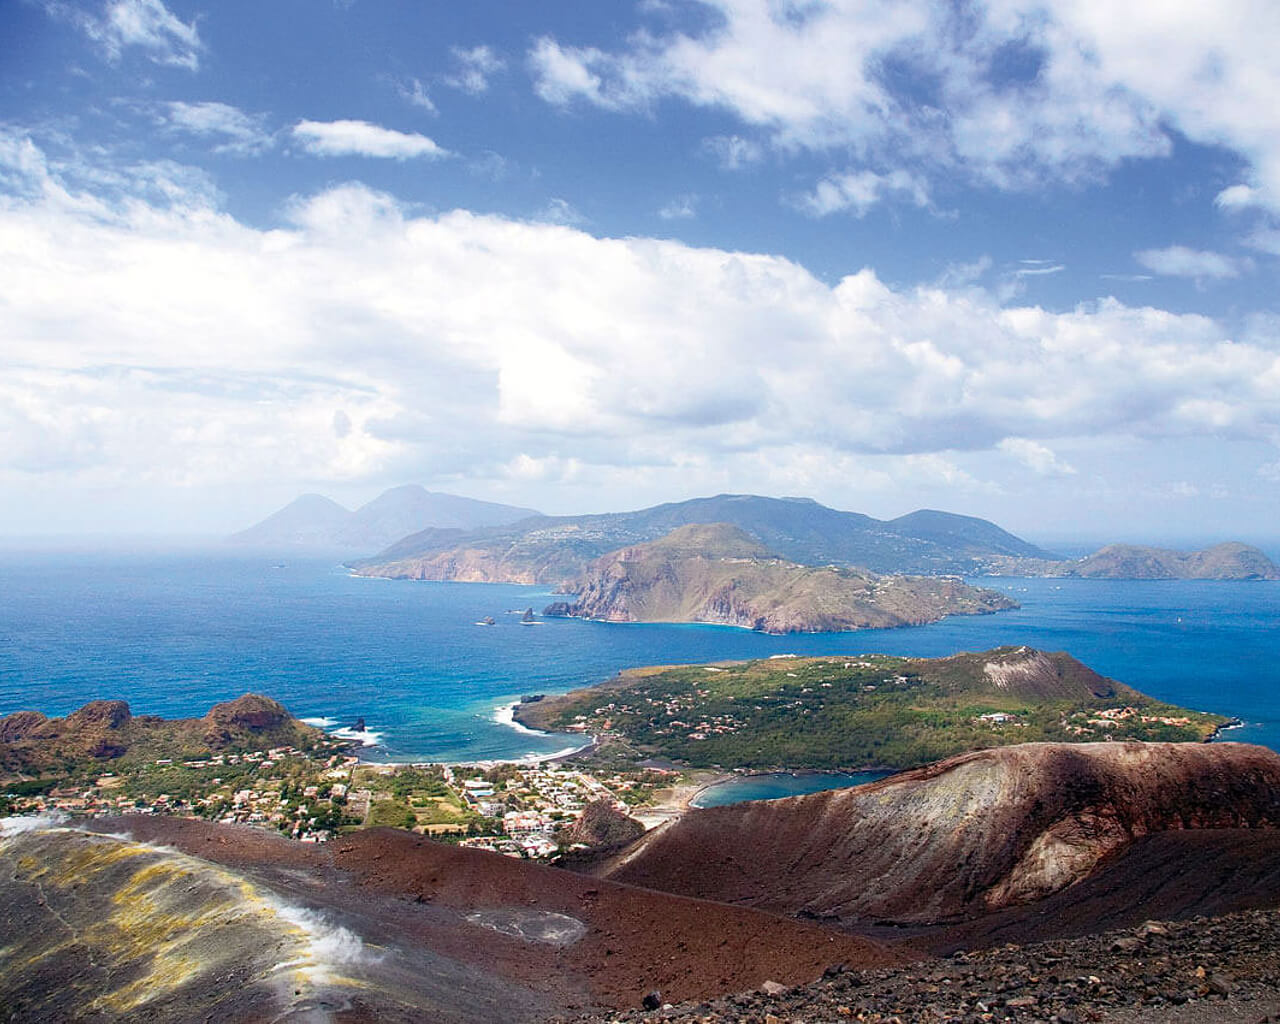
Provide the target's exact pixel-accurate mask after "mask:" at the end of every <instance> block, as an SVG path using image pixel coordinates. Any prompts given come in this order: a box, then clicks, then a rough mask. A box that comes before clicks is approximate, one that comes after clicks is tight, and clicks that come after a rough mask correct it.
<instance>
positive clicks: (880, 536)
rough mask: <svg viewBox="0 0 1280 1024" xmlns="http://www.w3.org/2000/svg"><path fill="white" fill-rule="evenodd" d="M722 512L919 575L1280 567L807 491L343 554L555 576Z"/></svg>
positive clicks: (1144, 574) (570, 575)
mask: <svg viewBox="0 0 1280 1024" xmlns="http://www.w3.org/2000/svg"><path fill="white" fill-rule="evenodd" d="M713 523H722V524H728V525H729V526H733V527H736V528H737V529H739V530H741V531H743V532H744V533H746V534H748V535H749V536H750V538H752V539H753V540H755V541H757V542H759V544H761V545H762V546H763V548H764V549H765V550H766V551H768V552H770V553H772V554H773V555H776V556H777V557H778V558H780V559H785V560H787V561H789V562H793V563H795V564H797V565H802V566H840V567H844V568H855V569H861V570H867V571H869V572H871V573H881V574H886V573H906V574H913V575H922V576H938V575H963V576H1080V577H1090V578H1111V579H1233V580H1245V579H1267V580H1269V579H1280V568H1277V567H1276V565H1275V564H1274V563H1272V561H1271V560H1270V559H1269V558H1268V557H1267V556H1266V555H1265V554H1263V553H1262V552H1261V551H1259V550H1258V549H1257V548H1254V547H1250V546H1248V545H1246V544H1239V543H1228V544H1219V545H1216V546H1214V547H1212V548H1208V549H1206V550H1204V551H1199V552H1190V553H1185V552H1176V551H1167V550H1164V549H1160V548H1146V547H1136V546H1132V545H1111V546H1108V547H1105V548H1102V549H1101V550H1100V551H1098V552H1096V553H1094V554H1092V555H1090V556H1088V557H1087V558H1082V559H1066V558H1062V557H1061V556H1059V555H1056V554H1054V553H1052V552H1049V551H1045V550H1044V549H1043V548H1039V547H1037V546H1036V545H1034V544H1031V543H1029V542H1027V541H1025V540H1023V539H1021V538H1020V537H1016V536H1014V535H1013V534H1011V533H1009V532H1008V531H1006V530H1003V529H1001V528H1000V527H999V526H997V525H995V524H994V523H991V522H988V521H987V520H985V519H979V518H977V517H974V516H965V515H956V514H954V513H951V512H940V511H936V510H928V509H925V510H920V511H917V512H911V513H909V514H908V515H904V516H899V517H898V518H897V519H890V520H881V519H874V518H872V517H871V516H867V515H863V514H861V513H857V512H842V511H839V510H837V509H832V508H827V507H826V506H825V505H820V504H818V502H816V501H814V500H812V499H811V498H767V497H760V496H758V495H752V494H720V495H716V496H715V497H709V498H694V499H691V500H689V501H681V502H674V503H671V504H665V505H656V506H654V507H652V508H646V509H640V510H637V511H634V512H613V513H604V514H599V515H581V516H542V515H533V516H529V517H527V518H521V519H517V520H515V521H508V522H506V523H499V524H496V525H487V526H481V527H475V528H461V527H453V528H450V527H447V526H439V525H436V526H433V527H431V528H428V529H424V530H421V531H419V532H417V533H413V534H410V535H408V536H404V537H402V538H401V539H399V540H397V541H395V543H392V544H390V545H389V546H387V547H386V548H385V549H384V550H383V551H381V552H380V553H379V554H377V555H374V556H372V557H368V558H363V559H360V560H357V561H354V562H352V563H350V565H351V568H352V569H353V570H354V571H355V572H356V573H357V574H359V575H365V576H384V577H389V578H393V579H415V580H456V581H459V582H473V583H528V584H544V585H545V584H549V585H552V586H561V585H564V584H566V583H570V582H571V581H574V580H578V579H581V578H583V577H584V576H585V574H586V573H587V572H588V568H589V566H590V565H591V563H592V562H593V561H595V560H596V559H598V558H600V557H602V556H604V555H608V554H610V553H612V552H617V551H621V550H623V549H627V548H633V547H635V546H636V545H640V544H645V543H649V542H652V541H656V540H659V539H661V538H662V537H665V536H666V535H667V534H669V533H670V532H671V531H672V530H675V529H677V528H679V527H682V526H690V525H695V524H702V525H708V524H713Z"/></svg>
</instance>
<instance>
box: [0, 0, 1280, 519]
mask: <svg viewBox="0 0 1280 1024" xmlns="http://www.w3.org/2000/svg"><path fill="white" fill-rule="evenodd" d="M498 15H499V11H498V8H497V7H495V6H494V5H492V4H489V3H487V0H485V2H478V3H477V5H476V6H475V7H474V9H473V8H470V7H469V8H467V9H466V10H465V11H463V10H458V11H452V12H450V13H449V14H448V15H447V16H446V15H444V14H442V13H440V12H434V13H433V12H431V11H426V10H422V11H414V12H408V13H406V14H405V18H404V20H403V21H396V20H394V19H387V18H385V17H382V16H381V15H380V14H379V13H378V12H376V11H374V10H372V9H363V8H362V7H361V5H333V8H332V9H330V8H329V7H327V6H326V7H325V8H324V10H322V11H320V10H318V11H317V12H316V14H315V16H314V18H312V19H310V20H309V21H308V23H307V24H306V25H297V24H295V23H293V22H292V21H291V20H290V19H288V18H287V17H285V16H284V15H282V14H280V13H279V12H271V11H265V12H264V11H261V10H260V9H258V8H256V7H253V5H250V4H248V2H247V0H227V3H226V4H224V5H221V6H216V7H215V6H208V5H204V4H202V3H200V2H199V0H184V2H181V3H179V2H178V0H170V2H168V3H166V2H165V0H106V2H102V3H97V2H95V3H93V4H91V5H86V6H83V7H81V6H75V5H69V4H66V3H63V2H61V0H42V2H40V3H33V4H27V5H22V6H21V10H18V9H16V8H15V9H13V10H10V11H9V12H8V13H7V14H6V15H4V16H3V17H5V18H8V19H9V21H10V27H11V28H12V29H13V31H14V32H15V33H16V34H17V35H19V36H24V35H25V36H30V37H31V38H35V39H39V40H40V41H41V45H40V46H33V47H29V48H27V49H25V50H24V51H23V52H22V53H21V54H17V55H15V63H14V64H13V65H12V67H11V69H10V70H9V71H7V72H5V71H0V252H3V253H4V255H5V257H6V266H7V267H9V268H11V270H10V272H9V273H8V274H7V275H6V279H5V280H4V281H3V282H0V346H2V348H0V352H2V354H3V359H4V366H5V370H6V372H5V374H4V375H3V377H0V442H3V443H2V444H0V493H4V494H6V495H9V496H11V498H12V500H9V501H7V502H6V506H7V507H8V508H9V514H8V516H7V517H0V533H4V532H14V531H17V532H22V531H37V532H38V531H40V530H44V529H62V528H69V529H76V528H77V527H76V524H77V523H79V522H90V521H92V520H94V518H95V517H94V515H93V513H92V512H91V511H89V509H90V508H97V509H111V510H112V512H111V516H112V517H113V518H112V525H113V526H118V525H119V524H120V523H124V522H128V521H130V519H131V516H133V515H134V513H131V512H130V511H129V510H130V508H131V507H136V508H137V509H138V510H139V511H138V512H137V513H136V515H137V516H139V517H141V519H142V520H144V521H147V522H150V523H153V524H155V523H159V522H160V521H161V520H162V519H163V518H164V517H172V516H173V514H174V511H173V510H182V509H187V510H189V512H187V513H181V514H180V515H179V518H182V516H186V515H189V517H190V519H189V520H187V519H184V520H183V524H182V525H183V526H186V525H190V526H191V527H192V528H202V529H208V528H212V529H221V528H223V526H224V525H225V527H226V528H228V529H229V528H231V527H233V526H235V525H240V520H243V521H248V520H251V519H253V518H256V517H257V516H258V514H259V513H260V512H262V513H265V512H266V511H269V510H270V506H272V505H275V504H278V503H280V501H282V500H286V499H287V498H288V497H291V496H293V495H294V494H296V493H299V492H301V491H304V490H337V491H338V492H339V493H340V494H345V495H347V496H354V495H355V494H356V493H357V492H359V493H361V494H363V495H365V496H369V495H370V494H371V492H374V491H376V490H377V489H380V488H381V487H384V486H387V485H391V484H396V483H402V482H406V481H409V480H415V481H420V482H423V483H426V484H428V485H430V486H432V487H433V488H434V489H441V490H454V491H458V492H461V493H468V494H473V495H474V496H476V497H486V498H492V499H495V500H505V501H512V502H515V503H519V504H524V505H533V506H538V507H540V508H543V509H545V510H547V511H553V512H560V511H580V510H593V509H606V508H622V507H629V506H630V507H634V506H638V505H642V504H648V503H655V502H658V501H662V500H668V499H675V498H682V497H688V496H690V495H692V494H695V493H706V492H709V491H759V492H763V493H773V494H801V495H810V496H814V497H816V498H818V499H820V500H823V501H826V502H827V503H829V504H834V505H838V506H840V507H845V508H854V509H858V510H861V511H868V512H871V513H873V514H882V515H890V514H898V513H901V512H905V511H908V510H910V509H912V508H915V507H920V506H925V505H932V506H935V507H944V508H950V509H953V510H956V511H967V512H973V513H975V514H981V515H987V516H989V517H991V518H995V519H997V520H998V521H1000V522H1001V523H1002V524H1004V525H1009V526H1012V527H1015V528H1020V529H1022V530H1023V531H1024V532H1025V531H1027V530H1028V529H1030V530H1032V532H1034V530H1035V529H1037V528H1042V529H1046V530H1050V531H1056V532H1057V534H1058V535H1061V534H1062V533H1063V532H1065V531H1067V530H1068V529H1069V528H1070V525H1071V524H1072V523H1073V522H1075V523H1078V522H1081V521H1093V522H1097V523H1114V524H1116V525H1117V526H1118V527H1123V528H1125V529H1130V530H1131V531H1133V530H1140V529H1144V528H1150V527H1152V526H1158V527H1160V528H1166V527H1167V528H1168V529H1169V530H1173V531H1179V530H1180V531H1183V532H1186V533H1192V532H1195V531H1197V530H1199V531H1201V532H1205V533H1212V534H1224V533H1227V532H1232V531H1236V532H1239V531H1246V532H1250V531H1251V532H1253V533H1254V534H1255V535H1256V534H1257V533H1258V532H1259V531H1261V530H1265V529H1271V528H1272V527H1271V526H1270V525H1269V524H1270V523H1271V522H1272V518H1273V517H1272V516H1271V513H1270V508H1271V507H1273V505H1274V501H1275V499H1276V498H1277V497H1280V474H1277V473H1276V472H1275V466H1276V465H1277V464H1278V463H1280V452H1277V449H1278V448H1280V308H1277V305H1276V300H1275V294H1276V293H1275V289H1274V287H1273V282H1274V276H1275V274H1276V272H1277V269H1280V259H1277V257H1280V242H1278V241H1277V239H1280V120H1278V119H1280V113H1277V108H1276V107H1275V105H1274V104H1272V103H1271V102H1270V97H1271V95H1272V94H1273V93H1274V92H1276V91H1277V90H1278V89H1280V65H1277V64H1276V62H1275V61H1274V59H1273V57H1272V50H1273V45H1272V44H1273V43H1274V41H1275V40H1276V39H1280V9H1276V8H1275V7H1274V5H1268V4H1263V3H1260V2H1255V0H1229V2H1227V3H1225V4H1224V5H1220V6H1219V7H1217V8H1212V9H1210V8H1206V7H1203V6H1196V5H1177V4H1175V5H1168V4H1156V3H1155V2H1154V0H1137V2H1135V3H1133V4H1130V5H1127V6H1126V7H1125V8H1124V9H1123V10H1119V9H1116V8H1114V6H1112V5H1103V4H1102V3H1101V2H1100V0H1088V2H1084V3H1076V4H1066V3H1049V2H1043V0H985V2H982V3H978V4H973V5H960V4H954V3H934V2H932V0H902V2H898V0H895V2H892V3H891V2H888V0H814V2H798V0H796V2H793V0H783V2H778V0H669V2H664V3H659V4H653V3H637V4H635V5H634V6H633V7H630V8H625V9H623V10H621V11H620V12H618V13H617V15H616V17H610V18H602V17H596V16H592V17H581V16H580V12H576V11H575V10H574V9H573V8H572V7H571V5H562V4H559V3H552V4H549V5H546V7H545V8H541V9H538V10H534V9H529V10H522V11H520V12H519V14H518V16H517V15H511V16H509V17H499V16H498ZM250 17H253V18H255V19H257V20H256V21H255V25H256V29H255V35H254V37H253V39H252V40H248V41H246V40H245V39H244V33H243V28H244V24H245V19H247V18H250ZM1153 53H1158V54H1159V60H1153V59H1152V56H1151V55H1152V54H1153ZM319 54H332V55H333V56H331V57H326V58H325V59H324V60H319V59H318V58H317V55H319ZM46 78H47V79H49V83H50V84H48V85H47V86H46V85H40V84H37V83H42V82H43V81H44V80H45V79H46ZM262 503H266V507H264V506H263V504H262ZM149 506H150V507H154V508H156V509H163V510H164V511H162V512H154V513H148V512H147V511H146V509H147V507H149ZM233 507H236V508H244V509H245V512H244V513H243V514H239V513H237V516H238V519H237V521H227V520H226V519H225V518H222V519H219V516H222V517H225V515H226V514H227V509H229V508H233ZM148 516H150V518H148ZM1098 528H1099V529H1102V527H1101V526H1099V527H1098Z"/></svg>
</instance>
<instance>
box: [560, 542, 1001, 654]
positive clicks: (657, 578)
mask: <svg viewBox="0 0 1280 1024" xmlns="http://www.w3.org/2000/svg"><path fill="white" fill-rule="evenodd" d="M565 589H566V590H569V591H572V592H574V593H576V594H577V595H579V596H578V597H577V599H576V600H574V601H573V602H558V603H556V604H553V605H550V606H549V607H548V608H547V609H546V610H545V611H544V614H547V615H569V616H574V617H577V618H587V619H600V620H603V621H607V622H706V623H717V624H721V625H730V626H742V627H745V628H747V629H755V630H760V631H761V632H765V633H801V632H803V633H819V632H821V633H827V632H841V631H844V630H854V629H883V628H888V627H894V626H909V625H920V624H923V623H926V622H936V621H937V620H938V619H941V618H943V617H945V616H947V615H970V614H981V613H985V612H994V611H1001V610H1003V609H1006V608H1014V607H1017V604H1016V602H1014V601H1012V600H1010V599H1009V598H1007V597H1005V596H1004V595H1003V594H999V593H996V592H995V591H991V590H980V589H978V588H977V587H970V586H967V585H966V584H964V583H962V582H961V581H959V580H955V579H940V578H936V577H926V576H881V575H879V574H877V573H873V572H869V571H867V570H865V569H846V568H838V567H835V566H806V565H799V564H797V563H795V562H791V561H788V560H786V559H783V558H780V557H779V556H777V555H775V554H773V553H771V552H770V551H768V550H767V549H766V548H765V547H764V546H763V545H762V544H760V543H759V542H758V541H757V540H755V539H754V538H753V537H752V536H751V535H750V534H748V533H747V532H746V531H744V530H741V529H739V528H738V527H736V526H731V525H729V524H728V523H714V524H711V525H706V526H703V525H696V524H695V525H690V526H681V527H678V528H677V529H675V530H673V531H672V532H671V533H669V534H667V535H666V536H665V537H663V538H661V539H660V540H656V541H650V542H648V543H646V544H638V545H636V546H634V547H629V548H623V549H621V550H619V551H615V552H612V553H611V554H608V555H605V556H603V557H601V558H599V559H596V560H595V561H594V562H592V563H591V565H590V566H589V567H588V569H587V572H586V573H585V575H584V576H583V577H582V578H580V579H578V580H575V581H573V582H571V583H568V584H566V585H565Z"/></svg>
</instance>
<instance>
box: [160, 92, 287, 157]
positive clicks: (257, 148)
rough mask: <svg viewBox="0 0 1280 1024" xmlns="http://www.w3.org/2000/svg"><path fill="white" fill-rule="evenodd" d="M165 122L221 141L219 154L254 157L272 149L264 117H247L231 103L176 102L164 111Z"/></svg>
mask: <svg viewBox="0 0 1280 1024" xmlns="http://www.w3.org/2000/svg"><path fill="white" fill-rule="evenodd" d="M161 116H162V120H163V121H164V123H165V124H166V125H167V126H168V127H169V128H171V129H173V130H174V131H179V132H186V133H188V134H191V135H198V136H203V137H211V138H215V139H221V140H222V141H221V142H219V143H218V144H217V145H216V146H215V148H214V151H215V152H219V153H234V154H237V155H241V156H250V155H253V154H255V153H260V152H262V150H264V149H267V148H269V147H270V146H271V144H272V142H273V139H272V136H271V133H270V132H268V131H267V128H266V117H265V115H262V114H246V113H245V112H244V111H243V110H240V109H239V108H237V107H233V106H231V105H229V104H227V103H218V102H214V101H204V102H200V103H184V102H181V101H174V102H170V103H166V104H164V105H163V107H162V115H161Z"/></svg>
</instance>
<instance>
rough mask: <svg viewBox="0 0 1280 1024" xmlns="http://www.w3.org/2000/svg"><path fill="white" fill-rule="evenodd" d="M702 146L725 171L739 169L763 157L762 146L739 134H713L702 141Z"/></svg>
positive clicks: (757, 161)
mask: <svg viewBox="0 0 1280 1024" xmlns="http://www.w3.org/2000/svg"><path fill="white" fill-rule="evenodd" d="M703 148H704V149H705V150H706V151H707V152H708V153H710V154H711V155H712V156H714V157H715V158H716V160H717V161H718V162H719V164H720V166H721V167H723V168H724V169H725V170H726V171H739V170H742V168H744V167H749V166H750V165H751V164H755V163H759V162H760V161H761V160H762V159H764V147H762V146H761V145H760V144H759V143H758V142H753V141H752V140H751V139H744V138H743V137H742V136H741V135H714V136H712V137H711V138H709V139H707V140H705V141H704V142H703Z"/></svg>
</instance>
